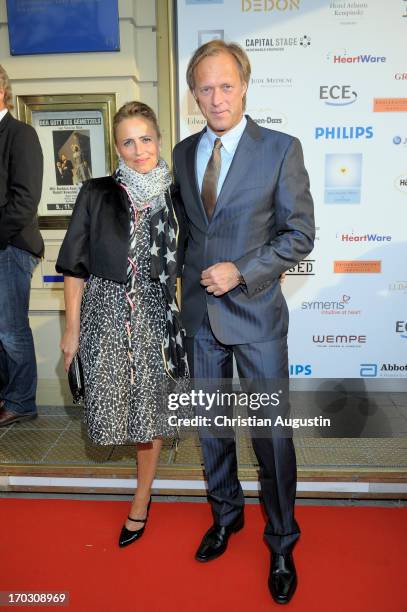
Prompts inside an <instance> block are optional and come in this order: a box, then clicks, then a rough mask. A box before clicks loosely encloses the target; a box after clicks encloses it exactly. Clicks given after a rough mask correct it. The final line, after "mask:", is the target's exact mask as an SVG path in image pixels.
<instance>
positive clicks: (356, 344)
mask: <svg viewBox="0 0 407 612" xmlns="http://www.w3.org/2000/svg"><path fill="white" fill-rule="evenodd" d="M366 340H367V338H366V336H365V335H359V334H350V335H349V334H338V335H334V334H328V335H319V334H317V335H314V336H312V342H313V343H314V344H316V345H317V346H322V347H332V348H360V347H361V346H362V344H366Z"/></svg>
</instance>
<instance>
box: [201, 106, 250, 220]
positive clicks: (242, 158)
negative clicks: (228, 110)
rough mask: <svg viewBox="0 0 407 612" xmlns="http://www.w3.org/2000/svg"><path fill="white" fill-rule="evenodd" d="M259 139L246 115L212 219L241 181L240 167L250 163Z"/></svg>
mask: <svg viewBox="0 0 407 612" xmlns="http://www.w3.org/2000/svg"><path fill="white" fill-rule="evenodd" d="M260 141H261V132H260V130H259V128H258V126H257V123H255V122H254V121H253V120H252V119H250V117H249V116H247V125H246V128H245V130H244V132H243V134H242V137H241V139H240V141H239V144H238V146H237V149H236V151H235V154H234V156H233V160H232V163H231V164H230V168H229V170H228V173H227V175H226V178H225V180H224V182H223V185H222V189H221V191H220V194H219V197H218V200H217V202H216V208H215V212H214V213H213V217H212V221H213V220H214V219H215V217H216V215H217V214H218V213H219V211H220V210H221V209H222V206H224V204H225V202H228V201H229V200H230V199H231V196H232V195H233V191H234V189H236V186H237V185H238V184H239V182H240V181H241V177H242V168H244V167H245V166H247V165H248V164H250V161H251V159H252V158H253V154H254V152H255V151H256V149H257V148H258V146H259V142H260Z"/></svg>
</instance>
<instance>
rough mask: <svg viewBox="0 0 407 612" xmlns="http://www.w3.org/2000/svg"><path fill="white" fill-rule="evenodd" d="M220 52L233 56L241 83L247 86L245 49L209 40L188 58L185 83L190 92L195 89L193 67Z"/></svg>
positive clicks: (248, 69)
mask: <svg viewBox="0 0 407 612" xmlns="http://www.w3.org/2000/svg"><path fill="white" fill-rule="evenodd" d="M220 53H228V54H229V55H231V56H232V57H233V58H234V60H235V62H236V64H237V69H238V70H239V74H240V79H241V81H242V83H246V86H247V87H248V86H249V81H250V74H251V67H250V60H249V58H248V56H247V53H246V51H244V50H243V49H242V47H241V46H240V45H238V44H237V43H226V42H225V41H224V40H211V41H209V42H207V43H205V44H204V45H202V46H201V47H199V48H198V49H197V50H196V51H195V53H194V54H193V56H192V57H191V59H190V60H189V64H188V68H187V83H188V87H189V89H190V90H191V92H192V93H193V92H194V89H195V74H194V73H195V68H196V67H197V66H198V64H199V63H200V62H202V60H203V59H205V58H206V57H213V56H214V55H219V54H220ZM245 108H246V94H245V95H244V96H243V110H244V109H245Z"/></svg>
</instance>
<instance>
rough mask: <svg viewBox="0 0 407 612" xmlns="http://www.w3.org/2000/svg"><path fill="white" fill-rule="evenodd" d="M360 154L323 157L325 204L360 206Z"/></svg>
mask: <svg viewBox="0 0 407 612" xmlns="http://www.w3.org/2000/svg"><path fill="white" fill-rule="evenodd" d="M361 186H362V154H361V153H348V154H343V153H327V154H326V155H325V192H324V194H325V197H324V202H325V204H360V196H361Z"/></svg>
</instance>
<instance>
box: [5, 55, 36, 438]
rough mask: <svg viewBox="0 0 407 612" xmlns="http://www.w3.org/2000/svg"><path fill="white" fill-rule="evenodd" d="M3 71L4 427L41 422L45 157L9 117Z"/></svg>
mask: <svg viewBox="0 0 407 612" xmlns="http://www.w3.org/2000/svg"><path fill="white" fill-rule="evenodd" d="M12 108H13V105H12V94H11V86H10V82H9V78H8V76H7V73H6V71H5V70H4V68H3V67H2V66H0V385H1V386H0V427H5V426H7V425H11V423H16V422H18V421H22V420H28V419H33V418H35V417H36V416H37V406H36V402H35V394H36V388H37V364H36V359H35V352H34V342H33V337H32V332H31V329H30V324H29V320H28V306H29V298H30V288H31V277H32V273H33V270H34V268H35V266H36V265H37V264H38V262H39V258H40V257H42V255H43V253H44V242H43V240H42V237H41V234H40V231H39V228H38V219H37V210H38V204H39V202H40V198H41V188H42V175H43V156H42V150H41V145H40V143H39V140H38V136H37V133H36V132H35V130H34V128H32V127H31V126H30V125H27V124H26V123H22V122H21V121H17V120H16V119H14V117H12V115H11V114H10V112H9V111H10V110H11V109H12Z"/></svg>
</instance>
